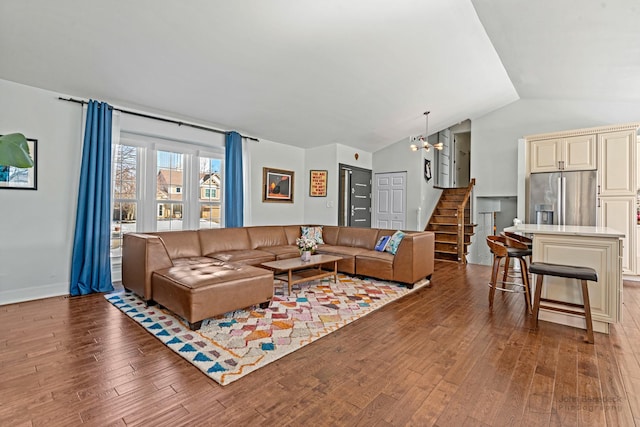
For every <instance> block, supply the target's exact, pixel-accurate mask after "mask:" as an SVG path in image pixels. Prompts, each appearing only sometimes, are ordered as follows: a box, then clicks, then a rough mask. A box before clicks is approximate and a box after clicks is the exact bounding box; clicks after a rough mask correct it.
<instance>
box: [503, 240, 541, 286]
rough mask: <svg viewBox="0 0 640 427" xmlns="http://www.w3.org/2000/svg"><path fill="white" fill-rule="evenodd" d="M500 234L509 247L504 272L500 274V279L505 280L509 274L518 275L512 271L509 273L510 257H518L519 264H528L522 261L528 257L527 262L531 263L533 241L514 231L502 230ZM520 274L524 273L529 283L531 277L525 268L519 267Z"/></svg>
mask: <svg viewBox="0 0 640 427" xmlns="http://www.w3.org/2000/svg"><path fill="white" fill-rule="evenodd" d="M500 235H501V236H503V237H504V238H505V243H506V246H507V247H508V248H511V249H509V254H508V255H507V259H506V260H505V262H504V274H503V276H502V280H503V281H505V282H506V281H507V277H509V276H511V277H518V275H516V274H514V273H513V272H512V274H509V265H510V264H511V258H518V260H520V265H521V266H522V265H523V264H524V265H525V266H526V265H528V264H527V263H526V261H524V260H525V258H528V259H529V264H531V255H532V254H533V241H532V240H531V239H530V238H528V237H525V236H521V235H519V234H516V233H511V232H509V231H503V232H502V233H500ZM512 271H515V269H513V270H512ZM520 274H522V275H524V274H526V275H527V280H528V281H529V283H531V277H530V276H529V272H528V271H527V269H526V268H525V269H522V268H521V270H520Z"/></svg>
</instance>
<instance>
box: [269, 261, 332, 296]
mask: <svg viewBox="0 0 640 427" xmlns="http://www.w3.org/2000/svg"><path fill="white" fill-rule="evenodd" d="M341 259H342V257H339V256H334V255H311V260H310V261H302V260H301V259H300V258H299V257H296V258H289V259H283V260H280V261H270V262H263V263H262V264H261V265H262V266H263V267H266V268H268V269H269V270H273V271H274V273H276V275H275V276H274V277H275V278H276V279H279V280H284V281H285V282H287V283H288V284H289V295H291V287H292V286H293V285H297V284H298V283H304V282H310V281H311V280H316V279H321V278H323V277H329V276H333V281H334V282H336V283H337V282H338V261H340V260H341ZM329 263H333V270H325V269H323V268H322V266H323V264H329ZM279 272H286V273H285V274H277V273H279Z"/></svg>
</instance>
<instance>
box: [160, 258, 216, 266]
mask: <svg viewBox="0 0 640 427" xmlns="http://www.w3.org/2000/svg"><path fill="white" fill-rule="evenodd" d="M171 261H172V262H173V266H174V267H182V266H186V265H207V264H214V263H218V262H219V261H216V260H215V259H213V258H209V257H206V256H194V257H188V258H176V259H174V260H171Z"/></svg>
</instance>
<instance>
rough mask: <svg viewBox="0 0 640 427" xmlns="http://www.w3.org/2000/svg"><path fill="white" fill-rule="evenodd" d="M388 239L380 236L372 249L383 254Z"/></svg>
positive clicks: (389, 237)
mask: <svg viewBox="0 0 640 427" xmlns="http://www.w3.org/2000/svg"><path fill="white" fill-rule="evenodd" d="M389 239H391V236H382V237H381V238H379V239H378V243H376V246H375V248H374V249H375V250H376V251H378V252H384V250H385V249H386V247H387V245H388V244H389Z"/></svg>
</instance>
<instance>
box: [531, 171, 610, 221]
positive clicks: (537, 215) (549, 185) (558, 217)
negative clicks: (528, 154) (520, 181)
mask: <svg viewBox="0 0 640 427" xmlns="http://www.w3.org/2000/svg"><path fill="white" fill-rule="evenodd" d="M597 180H598V173H597V171H575V172H549V173H532V174H531V175H530V176H529V196H528V202H529V208H528V212H527V214H528V217H527V222H528V223H530V224H558V225H596V210H597V206H596V203H597V197H598V195H597Z"/></svg>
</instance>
